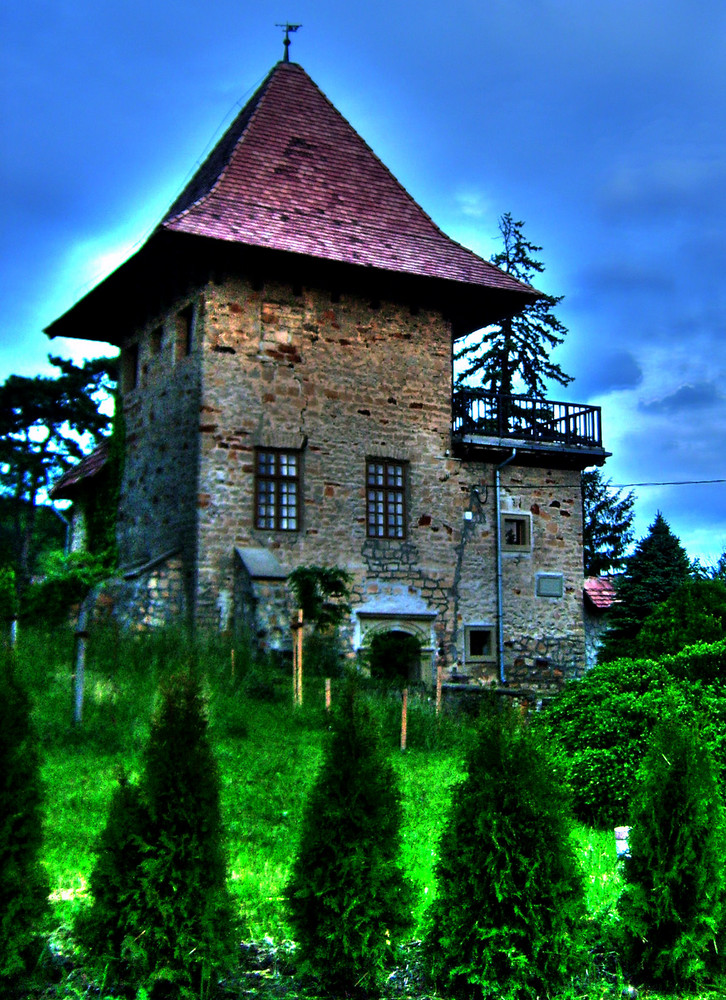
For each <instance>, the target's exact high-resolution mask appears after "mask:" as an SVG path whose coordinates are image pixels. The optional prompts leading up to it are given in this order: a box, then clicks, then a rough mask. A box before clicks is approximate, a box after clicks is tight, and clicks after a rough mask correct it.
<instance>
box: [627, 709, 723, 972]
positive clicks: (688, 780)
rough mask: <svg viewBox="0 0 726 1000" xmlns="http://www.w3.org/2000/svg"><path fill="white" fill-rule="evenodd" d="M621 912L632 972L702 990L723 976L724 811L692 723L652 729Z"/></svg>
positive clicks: (673, 719)
mask: <svg viewBox="0 0 726 1000" xmlns="http://www.w3.org/2000/svg"><path fill="white" fill-rule="evenodd" d="M629 844H630V857H629V858H628V859H626V863H625V885H624V889H623V893H622V895H621V899H620V904H619V912H620V916H621V921H622V926H623V939H624V945H625V947H624V953H625V957H626V961H627V963H628V966H629V972H630V974H631V976H633V977H635V976H641V977H643V978H644V979H645V980H647V981H648V982H650V983H653V984H658V985H663V986H667V987H673V986H678V987H681V986H696V985H699V984H700V983H701V982H703V981H704V980H705V979H707V978H712V977H714V976H717V975H719V974H720V973H721V972H722V970H723V962H724V955H723V941H719V938H720V937H721V936H722V934H723V925H724V916H725V909H724V889H725V887H726V875H725V873H724V867H723V862H724V855H725V851H726V835H725V827H724V809H723V805H722V801H721V796H720V792H719V788H718V783H717V781H716V778H715V776H714V768H713V764H712V761H711V756H710V753H709V751H708V748H707V746H705V744H704V743H703V741H702V740H701V736H700V733H699V731H698V727H697V725H695V723H694V720H693V719H689V718H678V717H677V716H676V715H675V714H672V715H670V716H669V717H666V718H665V719H664V721H663V722H661V723H660V724H659V725H658V726H657V727H656V728H655V730H654V731H653V734H652V737H651V740H650V744H649V748H648V752H647V754H646V757H645V760H644V762H643V767H642V770H641V782H640V786H639V789H638V793H637V797H636V801H635V808H634V812H633V827H632V830H631V833H630V837H629Z"/></svg>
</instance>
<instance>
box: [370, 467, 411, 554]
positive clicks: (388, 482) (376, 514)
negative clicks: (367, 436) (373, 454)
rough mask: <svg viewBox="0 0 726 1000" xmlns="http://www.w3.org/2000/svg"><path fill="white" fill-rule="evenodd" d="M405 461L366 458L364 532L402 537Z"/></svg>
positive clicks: (405, 507)
mask: <svg viewBox="0 0 726 1000" xmlns="http://www.w3.org/2000/svg"><path fill="white" fill-rule="evenodd" d="M407 483H408V462H402V461H400V460H399V459H393V458H367V459H366V535H367V537H368V538H387V539H394V540H396V541H402V540H403V539H405V538H406V535H407V530H406V528H407V518H408V511H407V508H408V504H407V502H406V486H407Z"/></svg>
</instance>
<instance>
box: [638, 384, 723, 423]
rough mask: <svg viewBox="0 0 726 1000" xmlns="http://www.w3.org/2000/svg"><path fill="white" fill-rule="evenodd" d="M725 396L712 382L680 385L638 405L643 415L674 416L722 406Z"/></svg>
mask: <svg viewBox="0 0 726 1000" xmlns="http://www.w3.org/2000/svg"><path fill="white" fill-rule="evenodd" d="M725 403H726V396H724V394H723V393H722V392H721V390H720V389H719V387H718V386H717V385H715V384H714V383H713V382H696V383H693V384H691V385H682V386H680V388H678V389H676V391H675V392H672V393H670V394H669V395H667V396H662V397H661V398H660V399H654V400H651V401H650V402H647V403H646V402H643V401H642V400H641V401H640V402H639V403H638V409H639V410H642V412H643V413H655V414H659V413H662V414H665V415H669V414H675V413H682V412H684V411H688V410H706V409H709V408H710V407H713V406H723V405H724V404H725Z"/></svg>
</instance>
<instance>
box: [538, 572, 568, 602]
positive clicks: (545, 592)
mask: <svg viewBox="0 0 726 1000" xmlns="http://www.w3.org/2000/svg"><path fill="white" fill-rule="evenodd" d="M564 592H565V581H564V578H563V576H562V573H538V574H537V577H536V580H535V593H536V595H537V597H562V595H563V594H564Z"/></svg>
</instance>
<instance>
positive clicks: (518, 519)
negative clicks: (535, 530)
mask: <svg viewBox="0 0 726 1000" xmlns="http://www.w3.org/2000/svg"><path fill="white" fill-rule="evenodd" d="M530 547H531V531H530V519H529V516H528V515H527V514H502V551H503V552H529V550H530Z"/></svg>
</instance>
